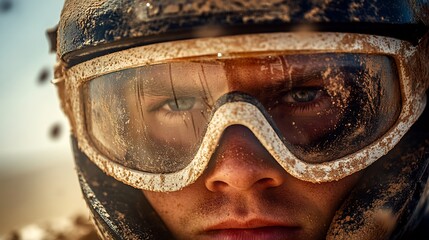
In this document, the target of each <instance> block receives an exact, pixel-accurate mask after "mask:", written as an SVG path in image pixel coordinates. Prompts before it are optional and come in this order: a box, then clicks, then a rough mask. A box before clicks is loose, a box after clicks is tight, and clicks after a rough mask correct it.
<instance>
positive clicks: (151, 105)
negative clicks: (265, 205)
mask: <svg viewBox="0 0 429 240" xmlns="http://www.w3.org/2000/svg"><path fill="white" fill-rule="evenodd" d="M428 15H429V4H428V2H427V1H419V0H410V1H397V0H395V1H389V2H386V1H376V0H368V1H364V0H351V1H317V0H308V1H290V0H280V1H269V2H261V1H248V0H246V1H244V0H237V1H212V0H204V1H200V0H196V1H190V0H183V1H171V0H162V1H134V0H122V1H118V0H103V1H100V0H89V1H76V0H66V2H65V5H64V8H63V11H62V14H61V20H60V23H59V26H58V31H57V36H58V37H57V55H58V59H59V61H58V64H57V66H56V80H55V84H56V85H57V87H58V90H59V96H60V99H61V103H62V108H63V110H64V112H65V113H66V115H67V116H68V118H69V119H70V123H71V125H72V143H73V149H74V154H75V161H76V166H77V173H78V176H79V181H80V184H81V188H82V191H83V195H84V198H85V200H86V201H87V204H88V206H89V207H90V209H91V212H92V215H93V218H94V222H95V224H96V226H97V228H98V230H99V234H100V235H101V236H103V237H106V238H108V239H110V238H113V239H123V238H127V239H128V238H132V239H134V238H135V239H169V238H172V237H173V235H174V237H177V236H176V235H175V233H174V232H172V231H171V228H170V227H169V226H168V224H166V222H165V219H164V218H163V217H162V216H161V215H162V213H160V211H157V210H155V209H156V207H155V208H154V206H153V201H151V200H150V199H148V198H147V197H146V195H144V194H142V193H141V189H142V190H144V191H149V192H161V193H165V192H176V191H180V190H182V189H184V188H186V187H188V186H191V185H193V184H195V182H196V181H198V179H201V178H202V177H204V176H206V173H207V171H209V170H208V169H213V168H215V167H214V165H213V164H214V162H215V160H213V159H217V158H219V159H222V158H223V155H222V153H224V152H225V151H226V152H227V150H225V151H224V152H222V151H221V150H220V149H223V148H224V147H223V145H225V141H227V140H225V139H227V138H228V136H232V135H234V134H235V135H237V134H238V135H240V136H241V137H242V138H243V139H247V138H248V139H252V140H249V141H253V144H254V145H252V146H258V148H261V149H264V153H263V154H261V155H258V156H257V157H254V158H255V159H259V158H270V159H272V162H273V163H274V164H275V165H276V166H279V167H281V168H282V169H283V171H284V173H285V174H286V173H287V174H288V176H293V177H294V178H296V179H299V180H300V181H303V182H307V183H312V184H321V183H330V182H338V183H340V182H341V181H342V179H344V178H346V177H348V176H352V175H354V174H355V173H361V177H359V179H358V180H357V181H356V183H354V184H353V187H352V190H350V191H349V192H347V194H344V196H343V197H342V198H344V199H341V201H340V204H339V206H338V208H337V209H336V211H335V215H333V216H332V217H329V219H330V226H329V228H328V226H326V230H325V232H327V233H326V234H327V235H326V237H327V238H330V239H345V238H347V239H349V238H352V239H354V238H364V239H370V238H374V236H378V237H381V238H388V237H390V238H392V239H395V238H397V239H398V238H404V237H416V235H413V234H418V231H419V228H418V226H419V225H420V224H421V222H422V221H423V219H424V217H425V214H426V206H427V199H428V194H429V184H428V164H429V157H428V156H429V155H428V151H429V148H428V147H429V146H428V145H429V131H428V126H427V124H426V123H427V122H428V117H429V116H428V114H429V112H428V111H427V107H426V94H425V92H426V91H427V89H428V86H429V67H428V66H427V60H428V58H429V37H428V36H429V35H428V33H427V32H428V27H427V24H429V17H428ZM425 24H426V25H425ZM316 100H317V102H316ZM310 103H311V104H310ZM309 109H310V110H309ZM234 129H239V130H237V131H235V130H234ZM232 145H233V146H236V147H237V148H240V146H238V145H239V144H238V145H236V144H232ZM228 151H234V153H236V155H237V156H239V155H240V154H248V153H242V152H243V151H240V153H238V152H239V150H228ZM249 154H250V153H249ZM266 156H269V157H266ZM362 173H364V174H365V177H362ZM172 208H173V207H172ZM380 232H381V236H380Z"/></svg>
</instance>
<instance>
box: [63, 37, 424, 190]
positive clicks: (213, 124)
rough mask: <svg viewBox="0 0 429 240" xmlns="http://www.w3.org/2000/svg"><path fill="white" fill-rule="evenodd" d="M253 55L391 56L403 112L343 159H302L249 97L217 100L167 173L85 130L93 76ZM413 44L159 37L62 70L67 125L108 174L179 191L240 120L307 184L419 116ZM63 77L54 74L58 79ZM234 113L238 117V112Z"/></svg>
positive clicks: (390, 143)
mask: <svg viewBox="0 0 429 240" xmlns="http://www.w3.org/2000/svg"><path fill="white" fill-rule="evenodd" d="M249 52H252V53H257V52H261V53H263V52H293V53H296V54H300V53H305V54H307V53H328V52H329V53H364V54H380V55H386V56H390V57H392V58H393V59H395V61H396V65H397V67H398V74H399V80H400V87H401V94H402V96H401V97H402V109H401V113H400V115H399V117H398V119H397V121H396V123H395V124H394V125H393V126H392V127H391V128H390V130H389V131H388V132H386V133H385V134H384V135H383V136H382V137H381V138H379V139H378V140H377V141H375V142H373V143H371V144H370V145H368V146H366V147H365V148H363V149H361V150H359V151H357V152H355V153H352V154H349V155H347V156H344V157H342V158H339V159H336V160H333V161H329V162H324V163H307V162H304V161H302V160H300V159H298V158H297V157H296V156H294V155H293V154H292V153H291V152H290V151H289V150H288V149H287V148H286V146H285V145H284V143H283V142H282V140H281V139H280V138H279V136H278V135H277V134H276V132H275V131H274V129H273V128H272V127H271V125H270V124H269V123H268V121H267V119H266V118H265V117H264V116H263V114H262V113H261V112H260V110H259V109H258V108H257V107H256V106H254V105H252V104H250V103H247V102H232V103H226V104H224V105H222V106H221V107H220V108H218V109H217V111H216V112H215V113H214V115H213V117H212V120H211V121H210V123H209V124H208V127H207V131H206V134H205V136H204V138H203V140H202V144H201V145H200V148H199V149H198V151H197V153H196V155H195V157H194V159H193V160H192V161H191V162H190V163H189V165H187V166H186V167H185V168H184V169H182V170H180V171H177V172H173V173H161V174H158V173H156V174H155V173H148V172H142V171H138V170H134V169H130V168H127V167H125V166H123V165H120V164H118V163H116V162H114V161H112V160H110V159H108V158H107V157H106V156H104V155H103V154H102V153H101V152H99V151H98V150H97V149H96V148H95V145H94V144H92V142H91V140H90V137H89V135H88V132H87V128H86V124H85V117H84V108H83V102H82V99H83V97H82V91H81V87H82V86H83V84H84V83H85V82H87V81H89V80H91V79H94V78H96V77H98V76H101V75H105V74H107V73H111V72H116V71H120V70H124V69H129V68H135V67H140V66H145V65H152V64H158V63H164V62H169V61H172V60H176V59H179V58H192V57H199V56H214V57H219V58H222V57H225V56H228V55H229V54H240V53H241V54H242V53H249ZM415 52H416V49H415V47H413V46H412V45H411V44H409V43H408V42H405V41H401V40H397V39H393V38H388V37H381V36H373V35H362V34H345V33H266V34H251V35H239V36H226V37H217V38H202V39H191V40H181V41H174V42H165V43H158V44H152V45H147V46H141V47H135V48H132V49H127V50H123V51H119V52H114V53H111V54H108V55H105V56H101V57H98V58H95V59H92V60H89V61H86V62H83V63H80V64H78V65H76V66H73V67H71V68H70V69H67V70H66V71H65V73H64V78H63V79H64V80H65V84H66V87H65V89H66V91H67V92H66V94H67V96H68V97H69V98H70V101H71V110H72V116H71V117H72V118H73V119H71V121H72V122H74V123H75V124H74V125H75V126H74V128H75V129H73V130H74V134H75V135H76V137H77V140H78V145H79V148H80V149H81V150H82V151H83V152H84V153H85V154H86V155H87V156H88V157H89V159H90V160H91V161H92V162H94V163H95V164H96V165H97V166H98V167H99V168H100V169H101V170H103V171H104V172H105V173H106V174H108V175H110V176H112V177H114V178H115V179H117V180H119V181H121V182H123V183H125V184H128V185H130V186H133V187H135V188H139V189H144V190H150V191H160V192H166V191H177V190H180V189H182V188H184V187H185V186H188V185H190V184H192V183H193V182H195V181H196V179H197V178H198V177H199V176H200V175H201V174H202V173H203V171H204V169H205V168H206V166H207V165H208V163H209V161H210V159H211V157H212V154H213V153H214V151H215V150H216V146H217V143H218V141H219V139H220V138H221V135H222V133H223V131H224V130H225V129H226V128H227V127H228V126H231V125H237V124H240V125H244V126H246V127H247V128H249V129H250V130H251V131H252V132H253V134H254V135H255V136H256V137H257V138H258V140H259V141H260V142H261V144H262V145H263V146H264V147H265V148H266V149H267V151H268V152H269V153H270V154H271V155H272V156H273V158H274V159H275V160H276V161H277V162H278V163H279V164H280V165H281V166H282V167H283V168H284V169H285V170H286V172H288V173H289V174H291V175H292V176H294V177H296V178H298V179H301V180H304V181H308V182H313V183H320V182H330V181H336V180H340V179H342V178H344V177H346V176H349V175H351V174H353V173H355V172H357V171H359V170H361V169H364V168H366V167H368V166H369V165H370V164H372V163H373V162H375V161H376V160H377V159H379V158H380V157H382V156H383V155H385V154H387V153H388V152H389V151H390V150H391V149H392V148H393V147H394V146H395V145H396V144H397V143H398V142H399V140H400V139H401V138H402V136H403V135H404V134H405V133H406V132H407V131H408V129H409V128H410V127H411V126H412V124H413V123H414V122H415V121H416V120H417V118H418V117H419V116H420V115H421V113H422V111H423V109H424V108H425V105H426V96H425V94H424V89H423V88H424V87H423V81H420V80H419V79H410V77H409V76H410V71H411V70H410V69H411V68H410V62H411V61H410V60H411V59H412V58H413V56H414V54H415ZM63 79H57V82H58V81H62V80H63ZM237 113H238V114H237Z"/></svg>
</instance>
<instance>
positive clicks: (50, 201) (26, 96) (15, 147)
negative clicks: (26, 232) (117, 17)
mask: <svg viewBox="0 0 429 240" xmlns="http://www.w3.org/2000/svg"><path fill="white" fill-rule="evenodd" d="M62 5H63V1H62V0H37V1H34V0H0V39H1V40H0V41H1V44H0V99H1V100H0V236H1V235H2V234H5V233H7V232H10V231H12V230H15V229H18V228H21V227H23V226H26V225H29V224H32V223H40V222H44V221H52V219H56V218H64V217H68V216H73V215H76V214H77V213H83V214H86V215H88V216H89V212H88V211H87V210H86V209H85V206H84V201H83V198H82V197H81V193H80V189H79V186H78V180H77V176H76V174H75V173H74V166H73V157H72V153H71V149H70V142H69V131H70V129H69V127H68V122H67V120H66V118H65V116H64V115H63V113H62V112H61V110H60V107H59V101H58V99H57V94H56V89H55V87H54V85H53V84H51V80H52V78H53V69H52V68H53V64H54V63H55V54H53V53H49V49H50V46H49V44H48V39H47V36H46V30H47V29H48V28H52V27H54V26H55V25H56V24H57V22H58V20H59V16H60V12H61V8H62Z"/></svg>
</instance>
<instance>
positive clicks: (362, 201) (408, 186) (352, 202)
mask: <svg viewBox="0 0 429 240" xmlns="http://www.w3.org/2000/svg"><path fill="white" fill-rule="evenodd" d="M428 122H429V110H428V109H426V111H425V112H424V113H423V115H422V116H421V117H420V119H419V120H418V122H416V124H414V126H413V127H412V128H411V129H410V131H409V132H408V133H407V134H406V135H405V136H404V138H403V139H402V140H401V142H400V143H399V144H398V145H397V146H396V147H395V148H394V149H393V150H392V151H390V152H389V153H388V154H387V155H386V156H384V157H383V158H381V159H380V160H378V161H377V162H376V163H374V164H373V165H372V166H370V167H369V168H368V169H366V170H364V171H365V174H364V175H365V177H363V178H362V180H361V181H360V182H359V184H358V185H357V187H356V188H355V189H354V190H353V191H352V193H351V194H350V196H349V197H348V199H346V200H345V201H344V203H343V205H342V206H341V208H340V209H339V210H338V211H337V213H336V215H335V217H334V219H333V221H332V223H331V226H330V228H329V231H328V234H327V239H336V240H337V239H417V238H418V237H419V236H415V235H413V231H414V230H415V228H416V227H417V226H418V225H419V223H420V221H421V220H422V219H423V217H424V213H425V209H426V205H427V204H428V202H427V201H428V199H427V198H428V194H429V192H428V191H429V184H428V175H429V167H428V165H429V125H428V124H427V123H428Z"/></svg>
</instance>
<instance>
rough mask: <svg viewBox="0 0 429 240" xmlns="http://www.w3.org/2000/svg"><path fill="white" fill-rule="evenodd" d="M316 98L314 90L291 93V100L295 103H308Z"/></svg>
mask: <svg viewBox="0 0 429 240" xmlns="http://www.w3.org/2000/svg"><path fill="white" fill-rule="evenodd" d="M315 97H316V91H315V90H297V91H294V92H293V93H292V98H293V100H295V101H297V102H310V101H313V100H314V98H315Z"/></svg>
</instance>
